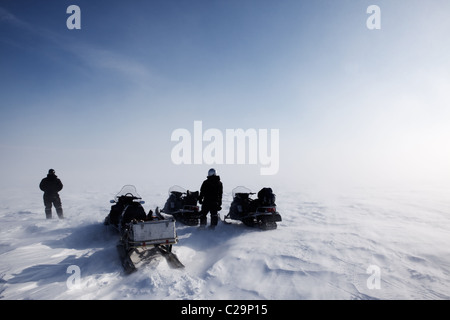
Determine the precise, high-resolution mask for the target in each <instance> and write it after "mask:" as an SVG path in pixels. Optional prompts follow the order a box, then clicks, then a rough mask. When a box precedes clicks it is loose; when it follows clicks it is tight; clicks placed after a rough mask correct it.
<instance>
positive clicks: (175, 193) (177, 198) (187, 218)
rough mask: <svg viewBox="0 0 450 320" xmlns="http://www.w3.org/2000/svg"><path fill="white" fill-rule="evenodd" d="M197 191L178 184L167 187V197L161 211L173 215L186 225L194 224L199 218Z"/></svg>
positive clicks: (196, 223)
mask: <svg viewBox="0 0 450 320" xmlns="http://www.w3.org/2000/svg"><path fill="white" fill-rule="evenodd" d="M198 196H199V192H198V191H189V190H186V189H184V188H182V187H180V186H172V187H171V188H170V189H169V198H168V199H167V201H166V203H165V205H164V208H163V210H162V212H163V213H166V214H169V215H171V216H173V217H174V218H175V219H176V221H179V222H181V223H183V224H185V225H188V226H196V225H198V223H199V220H200V218H201V214H200V209H199V206H198V204H197V202H198Z"/></svg>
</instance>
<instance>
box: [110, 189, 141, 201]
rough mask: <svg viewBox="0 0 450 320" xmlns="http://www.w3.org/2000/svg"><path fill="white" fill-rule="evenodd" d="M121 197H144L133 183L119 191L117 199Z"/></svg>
mask: <svg viewBox="0 0 450 320" xmlns="http://www.w3.org/2000/svg"><path fill="white" fill-rule="evenodd" d="M120 197H130V198H134V199H142V198H141V196H140V195H139V193H137V191H136V187H135V186H133V185H125V186H123V187H122V189H121V190H120V191H119V193H118V194H116V198H115V200H116V201H118V200H119V198H120Z"/></svg>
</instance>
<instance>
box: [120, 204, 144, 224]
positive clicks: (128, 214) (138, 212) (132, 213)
mask: <svg viewBox="0 0 450 320" xmlns="http://www.w3.org/2000/svg"><path fill="white" fill-rule="evenodd" d="M146 218H147V214H146V213H145V210H144V208H143V207H142V205H141V204H140V203H138V202H133V203H132V204H130V205H128V206H127V207H126V208H125V212H124V214H123V216H122V224H126V223H129V222H131V221H132V220H138V221H139V220H142V221H143V220H146Z"/></svg>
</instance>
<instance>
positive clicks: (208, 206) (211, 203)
mask: <svg viewBox="0 0 450 320" xmlns="http://www.w3.org/2000/svg"><path fill="white" fill-rule="evenodd" d="M222 194H223V185H222V182H221V181H220V176H218V175H217V174H216V170H215V169H210V170H209V171H208V177H207V179H206V180H205V181H203V184H202V186H201V187H200V196H199V203H200V204H201V205H202V210H201V214H202V217H201V218H200V226H201V227H204V226H205V225H206V216H207V214H208V212H209V213H210V214H211V227H212V228H214V227H215V226H217V222H218V221H219V216H218V212H219V211H220V210H222V207H221V206H222Z"/></svg>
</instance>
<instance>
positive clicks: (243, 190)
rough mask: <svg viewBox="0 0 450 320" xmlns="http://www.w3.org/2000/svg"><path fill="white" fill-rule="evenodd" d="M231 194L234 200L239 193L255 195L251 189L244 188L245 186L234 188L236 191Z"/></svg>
mask: <svg viewBox="0 0 450 320" xmlns="http://www.w3.org/2000/svg"><path fill="white" fill-rule="evenodd" d="M231 193H232V195H233V198H234V197H235V196H236V194H238V193H245V194H254V193H253V192H252V190H250V189H249V188H246V187H243V186H239V187H236V188H234V189H233V190H232V191H231Z"/></svg>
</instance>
